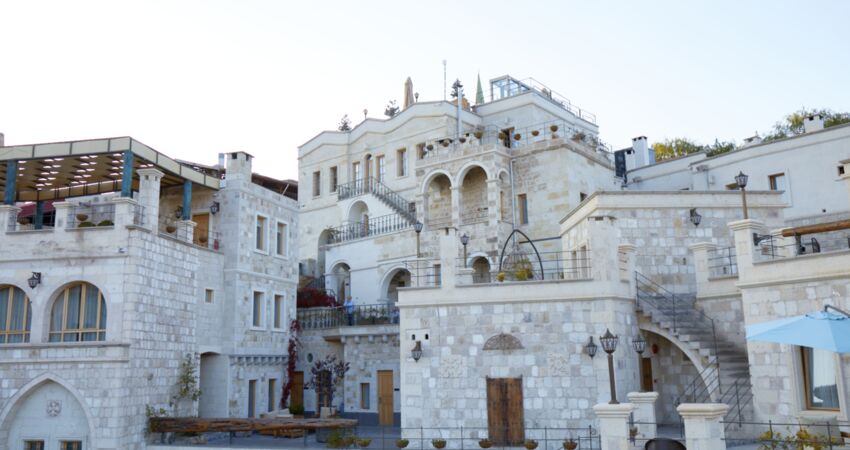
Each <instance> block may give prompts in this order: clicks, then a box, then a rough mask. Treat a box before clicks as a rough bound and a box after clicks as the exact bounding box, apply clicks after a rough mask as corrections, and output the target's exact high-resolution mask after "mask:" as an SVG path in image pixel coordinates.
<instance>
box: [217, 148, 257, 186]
mask: <svg viewBox="0 0 850 450" xmlns="http://www.w3.org/2000/svg"><path fill="white" fill-rule="evenodd" d="M253 158H254V157H253V156H251V155H249V154H247V153H245V152H233V153H228V154H227V173H226V174H225V177H224V179H225V180H227V181H230V180H245V181H248V182H250V181H251V160H252V159H253Z"/></svg>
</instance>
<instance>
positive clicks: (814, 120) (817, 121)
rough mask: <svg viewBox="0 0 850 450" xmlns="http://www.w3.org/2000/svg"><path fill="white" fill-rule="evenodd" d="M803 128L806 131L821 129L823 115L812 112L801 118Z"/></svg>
mask: <svg viewBox="0 0 850 450" xmlns="http://www.w3.org/2000/svg"><path fill="white" fill-rule="evenodd" d="M803 130H804V131H805V132H806V133H811V132H813V131H820V130H823V116H822V115H820V114H812V115H811V116H809V117H806V118H805V119H803Z"/></svg>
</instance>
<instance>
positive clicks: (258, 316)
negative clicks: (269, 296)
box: [251, 291, 265, 328]
mask: <svg viewBox="0 0 850 450" xmlns="http://www.w3.org/2000/svg"><path fill="white" fill-rule="evenodd" d="M264 297H265V295H264V294H263V293H262V292H259V291H254V304H253V307H252V308H251V325H252V326H254V327H256V328H260V327H262V326H263V303H264V302H263V300H264Z"/></svg>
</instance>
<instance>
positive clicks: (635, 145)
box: [632, 136, 655, 169]
mask: <svg viewBox="0 0 850 450" xmlns="http://www.w3.org/2000/svg"><path fill="white" fill-rule="evenodd" d="M632 150H633V151H634V158H635V166H634V168H635V169H637V168H639V167H643V166H648V165H650V164H655V150H653V149H651V148H649V141H647V140H646V136H638V137H636V138H634V139H632Z"/></svg>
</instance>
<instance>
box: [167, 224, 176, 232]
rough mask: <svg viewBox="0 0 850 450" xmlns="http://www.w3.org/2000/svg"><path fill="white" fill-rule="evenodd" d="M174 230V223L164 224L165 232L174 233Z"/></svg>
mask: <svg viewBox="0 0 850 450" xmlns="http://www.w3.org/2000/svg"><path fill="white" fill-rule="evenodd" d="M175 231H177V227H176V226H174V225H166V226H165V232H166V233H168V234H174V232H175Z"/></svg>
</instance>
